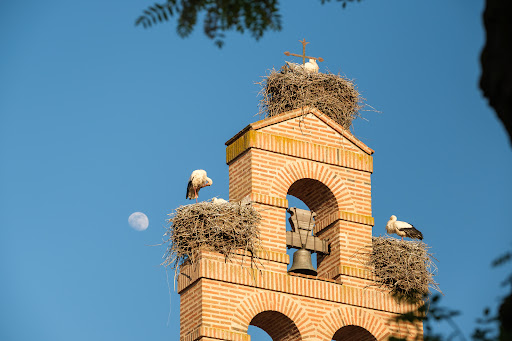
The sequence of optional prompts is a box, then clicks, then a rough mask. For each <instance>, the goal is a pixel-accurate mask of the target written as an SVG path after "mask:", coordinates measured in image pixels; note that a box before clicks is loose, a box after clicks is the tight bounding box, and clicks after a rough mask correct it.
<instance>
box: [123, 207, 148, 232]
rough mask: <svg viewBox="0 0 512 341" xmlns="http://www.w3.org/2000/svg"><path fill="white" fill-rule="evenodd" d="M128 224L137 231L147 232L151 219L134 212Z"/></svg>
mask: <svg viewBox="0 0 512 341" xmlns="http://www.w3.org/2000/svg"><path fill="white" fill-rule="evenodd" d="M128 224H130V226H131V227H132V228H133V229H134V230H136V231H145V230H146V229H147V228H148V225H149V219H148V217H147V216H146V215H145V214H144V213H142V212H133V213H132V214H130V216H129V217H128Z"/></svg>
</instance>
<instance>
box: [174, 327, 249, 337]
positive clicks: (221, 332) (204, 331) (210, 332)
mask: <svg viewBox="0 0 512 341" xmlns="http://www.w3.org/2000/svg"><path fill="white" fill-rule="evenodd" d="M202 337H209V338H212V339H218V340H228V341H250V340H251V336H250V335H249V334H247V333H240V332H233V331H230V330H226V329H220V328H215V327H208V326H199V327H197V328H195V329H194V330H193V331H191V332H190V333H188V334H187V335H185V336H182V337H180V341H195V340H198V339H200V338H202Z"/></svg>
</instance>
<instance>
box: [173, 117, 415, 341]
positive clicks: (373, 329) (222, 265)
mask: <svg viewBox="0 0 512 341" xmlns="http://www.w3.org/2000/svg"><path fill="white" fill-rule="evenodd" d="M308 110H309V109H308ZM308 110H306V111H307V112H308V113H309V114H307V115H304V116H301V115H298V113H299V114H300V112H299V111H293V112H289V113H285V114H283V115H280V116H279V117H274V118H270V119H267V120H263V121H259V122H256V123H254V124H251V125H250V126H248V127H246V128H245V129H244V130H242V131H241V132H240V133H238V134H237V135H235V137H234V138H232V139H231V140H230V141H228V143H227V148H226V162H227V163H228V165H229V177H230V183H229V193H230V194H229V196H230V200H232V201H237V200H241V199H242V198H244V197H246V196H249V197H250V198H251V199H252V201H253V206H254V207H255V208H256V209H257V210H258V211H259V212H260V214H261V216H262V221H261V225H260V230H261V247H262V250H261V251H260V252H259V253H258V256H259V257H260V258H261V263H258V265H257V269H256V268H255V267H254V264H253V266H252V267H251V262H250V260H249V257H248V255H244V251H243V250H240V252H239V254H238V255H236V256H234V257H232V259H231V260H230V261H226V259H224V257H222V256H221V255H219V254H216V253H214V252H207V251H199V257H198V259H199V261H198V263H197V264H196V265H194V266H191V265H187V266H184V267H183V268H182V274H181V275H180V276H179V278H178V291H179V293H180V295H181V310H180V312H181V316H180V317H181V328H180V330H181V340H183V341H193V340H237V341H238V340H245V341H248V340H249V339H250V336H249V335H247V328H248V326H249V325H250V324H253V325H256V326H258V327H260V328H262V329H264V330H266V331H267V333H269V334H270V335H272V337H273V338H274V340H281V341H284V340H326V341H327V340H331V339H332V337H333V336H334V334H335V333H336V332H337V331H338V330H339V329H340V328H342V327H343V326H349V325H353V326H359V327H361V328H364V330H366V331H368V332H369V333H371V335H373V336H374V337H375V338H377V339H378V340H385V339H387V338H388V336H390V335H392V334H393V335H396V336H402V337H403V336H411V337H414V336H415V335H416V333H417V329H416V327H418V330H419V332H420V333H422V328H421V325H418V326H413V325H407V324H404V323H401V324H400V325H398V324H397V323H396V322H394V320H393V318H394V317H396V316H397V315H398V314H400V313H404V312H407V311H410V310H412V309H414V307H413V306H410V305H408V304H405V303H401V304H398V303H397V302H396V301H395V300H394V299H393V298H392V297H390V295H389V294H388V293H387V292H386V291H385V290H382V289H380V288H377V287H375V286H374V282H373V277H372V275H371V273H370V272H369V271H368V269H367V268H366V267H365V265H364V264H365V262H366V259H365V256H364V255H362V253H364V252H361V251H362V250H365V249H366V250H368V251H369V250H370V249H369V247H371V236H372V227H373V224H374V221H373V217H372V208H371V173H372V172H373V160H372V156H371V154H372V153H373V151H372V150H371V149H370V148H368V147H367V146H365V145H364V144H362V143H361V142H360V141H358V140H356V139H355V138H354V137H353V136H352V135H350V133H348V132H346V131H344V130H343V129H342V128H341V127H339V126H337V125H336V124H333V122H332V121H331V120H330V119H328V118H326V117H325V116H323V115H322V114H321V113H319V112H318V111H316V109H311V110H309V111H308ZM287 195H293V196H295V197H297V198H299V199H301V200H302V201H303V202H304V203H306V205H308V207H309V208H310V209H311V210H314V211H315V212H316V213H317V220H316V225H315V229H314V232H315V234H316V235H317V236H318V237H319V238H322V239H326V240H328V242H329V243H330V254H329V255H326V256H319V257H318V276H317V277H312V276H305V275H296V274H288V273H287V264H288V262H289V257H288V255H287V254H286V219H287V213H286V209H287V208H288V201H287V199H286V196H287ZM353 329H354V330H356V329H357V328H353ZM347 330H352V329H350V328H349V329H345V331H347ZM358 338H359V339H361V340H365V338H364V337H358Z"/></svg>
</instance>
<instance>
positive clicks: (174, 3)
mask: <svg viewBox="0 0 512 341" xmlns="http://www.w3.org/2000/svg"><path fill="white" fill-rule="evenodd" d="M353 1H356V0H336V2H340V3H341V4H342V7H343V8H345V7H346V5H347V2H353ZM357 1H360V0H357ZM326 2H331V0H321V3H322V4H324V3H326ZM200 14H201V15H202V14H204V19H203V30H204V33H205V34H206V36H207V37H208V38H210V39H212V40H213V41H214V43H215V44H216V45H217V46H218V47H222V45H223V44H224V38H225V34H224V32H226V31H229V30H235V31H237V32H240V33H244V32H246V31H248V32H250V34H251V35H252V36H253V38H255V39H256V40H258V39H260V38H261V37H263V34H264V33H265V32H266V31H269V30H271V31H280V30H281V15H280V14H279V1H278V0H167V2H165V3H155V4H154V5H153V6H149V7H148V8H147V9H145V10H144V11H143V13H142V14H141V15H140V16H139V17H138V18H137V20H136V21H135V26H140V25H142V26H143V27H144V28H149V27H151V26H153V25H156V24H157V23H163V22H166V21H170V19H171V17H176V18H177V27H176V30H177V33H178V35H179V36H180V37H182V38H184V37H187V36H188V35H190V33H192V31H193V30H194V27H195V26H196V24H197V19H198V16H199V15H200Z"/></svg>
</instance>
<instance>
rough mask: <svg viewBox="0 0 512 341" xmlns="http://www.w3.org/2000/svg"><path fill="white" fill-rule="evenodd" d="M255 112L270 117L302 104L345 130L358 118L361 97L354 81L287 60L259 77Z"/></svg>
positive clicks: (361, 103) (361, 102)
mask: <svg viewBox="0 0 512 341" xmlns="http://www.w3.org/2000/svg"><path fill="white" fill-rule="evenodd" d="M257 84H259V85H261V90H260V92H259V95H260V96H261V99H260V103H259V114H260V115H264V116H265V117H272V116H275V115H279V114H281V113H283V112H286V111H290V110H293V109H297V108H302V107H305V106H310V107H315V108H317V109H318V110H320V111H321V112H322V113H324V114H325V115H327V116H329V117H330V118H332V119H333V120H334V121H336V122H337V123H338V124H340V125H341V126H343V128H345V129H348V128H349V127H350V125H351V124H352V121H353V120H354V119H355V118H357V117H359V116H360V115H359V110H360V109H361V108H362V107H363V101H364V99H363V98H362V97H360V95H359V92H358V91H357V90H356V88H355V86H354V83H353V82H352V81H350V80H349V79H347V78H345V77H342V76H340V75H335V74H332V73H329V72H328V73H309V72H307V71H306V70H305V69H304V68H302V66H301V65H296V64H292V63H288V64H287V65H285V66H283V67H282V68H281V70H280V71H276V70H275V69H272V70H271V71H270V74H269V75H267V76H265V77H263V80H262V81H261V82H258V83H257Z"/></svg>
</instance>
